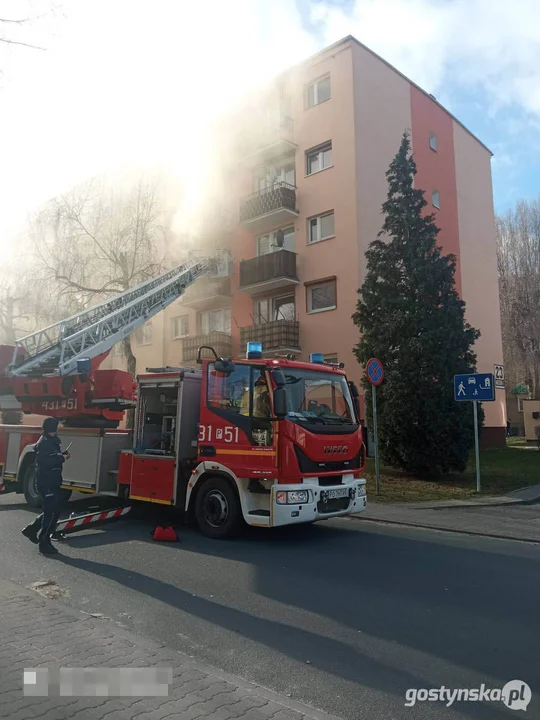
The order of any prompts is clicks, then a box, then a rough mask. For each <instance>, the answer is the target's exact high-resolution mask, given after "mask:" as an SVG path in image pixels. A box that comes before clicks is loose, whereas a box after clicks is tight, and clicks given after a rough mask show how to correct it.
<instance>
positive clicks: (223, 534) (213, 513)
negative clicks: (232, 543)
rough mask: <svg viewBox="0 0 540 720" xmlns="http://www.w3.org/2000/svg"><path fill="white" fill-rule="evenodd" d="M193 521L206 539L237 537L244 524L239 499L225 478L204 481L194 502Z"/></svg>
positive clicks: (212, 478)
mask: <svg viewBox="0 0 540 720" xmlns="http://www.w3.org/2000/svg"><path fill="white" fill-rule="evenodd" d="M195 519H196V521H197V525H198V526H199V530H200V531H201V532H202V533H203V534H204V535H206V536H207V537H211V538H218V539H224V538H230V537H234V536H235V535H238V533H239V532H240V530H241V529H242V526H243V524H244V523H243V520H244V518H243V517H242V507H241V505H240V498H239V497H238V493H237V492H236V490H235V489H234V488H233V487H232V486H231V485H230V483H229V482H228V481H227V480H225V478H222V477H211V478H208V479H207V480H205V481H204V483H203V485H202V486H201V488H200V490H199V492H198V493H197V498H196V500H195Z"/></svg>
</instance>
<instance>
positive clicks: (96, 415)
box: [0, 258, 217, 427]
mask: <svg viewBox="0 0 540 720" xmlns="http://www.w3.org/2000/svg"><path fill="white" fill-rule="evenodd" d="M216 264H217V260H216V259H212V258H198V259H190V260H188V262H186V263H185V264H183V265H180V266H179V267H177V268H175V269H174V270H171V271H169V272H166V273H164V274H163V275H161V276H159V277H157V278H153V279H150V280H147V281H146V282H144V283H142V284H141V285H139V286H138V287H136V288H134V289H131V290H126V291H125V292H123V293H120V294H119V295H116V296H115V297H113V298H112V299H109V300H105V301H103V302H101V303H99V304H98V305H95V306H94V307H91V308H89V309H87V310H84V311H82V312H80V313H76V314H75V315H72V316H71V317H69V318H66V319H65V320H61V321H60V322H58V323H55V324H54V325H50V326H49V327H47V328H44V329H41V330H38V331H37V332H35V333H32V334H30V335H27V336H25V337H23V338H21V339H20V340H18V341H17V342H16V343H15V346H14V347H13V352H12V358H11V363H10V364H9V365H7V367H6V363H5V361H4V363H3V365H4V367H3V368H2V367H0V373H2V371H3V377H1V378H0V393H1V394H3V395H4V396H6V395H11V396H14V397H15V399H16V401H17V402H18V403H20V405H21V409H22V411H23V412H25V413H33V414H40V415H50V416H54V417H58V418H62V419H63V420H64V421H65V422H66V424H68V425H72V426H79V427H80V426H85V427H86V426H104V427H115V426H117V425H118V423H119V422H120V421H121V420H122V418H123V416H124V411H125V410H126V409H128V408H130V407H133V406H134V404H135V403H134V388H135V385H134V382H133V377H132V376H131V374H130V373H128V372H125V371H121V370H100V369H99V366H100V364H101V363H102V362H103V360H104V359H105V358H106V357H107V355H108V353H109V352H110V350H111V348H112V347H113V345H115V344H116V343H118V342H120V341H122V340H124V339H125V338H126V337H128V336H129V335H131V334H132V333H134V332H135V331H136V330H137V329H138V328H140V327H142V325H144V324H145V323H146V322H147V321H148V320H150V319H151V318H152V317H154V316H155V315H157V314H158V313H159V312H161V311H162V310H164V309H165V308H166V307H167V306H168V305H170V304H171V303H172V302H174V301H175V300H176V299H178V298H179V297H180V296H182V295H183V293H184V292H185V290H186V288H188V287H189V286H190V285H192V284H193V283H194V282H195V281H196V280H197V279H198V278H199V277H201V276H203V275H205V274H207V273H209V272H212V270H213V269H215V267H216ZM6 350H7V348H4V352H3V353H0V358H1V357H5V356H6V352H5V351H6ZM0 407H2V399H1V397H0Z"/></svg>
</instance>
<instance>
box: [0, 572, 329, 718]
mask: <svg viewBox="0 0 540 720" xmlns="http://www.w3.org/2000/svg"><path fill="white" fill-rule="evenodd" d="M2 588H4V589H6V588H7V590H8V592H9V593H10V594H13V595H16V596H17V597H21V596H26V597H28V598H30V599H31V600H37V601H38V602H39V603H40V604H42V605H46V606H50V607H54V608H56V609H60V610H61V611H62V612H63V613H66V614H67V615H70V616H71V617H74V618H76V619H77V621H78V622H84V623H85V624H86V625H91V626H92V627H100V626H103V624H104V623H106V625H107V627H108V629H109V630H110V631H111V632H113V633H114V634H115V635H117V636H118V637H122V638H125V639H126V640H129V641H130V642H132V643H133V644H134V645H137V646H138V647H140V648H145V649H149V650H154V651H155V650H163V649H167V650H168V651H169V652H171V653H174V654H176V655H179V656H180V657H181V658H183V660H184V662H189V664H190V665H191V667H192V668H193V669H194V670H198V671H199V672H202V673H204V674H205V675H212V676H214V677H216V678H218V679H219V680H221V681H223V682H227V683H230V684H231V685H235V686H236V687H237V688H240V689H242V690H244V691H246V692H248V693H251V694H253V695H258V696H259V697H262V698H264V699H266V700H268V701H269V702H274V703H276V704H277V705H281V707H283V708H284V709H285V710H292V711H295V712H297V713H300V714H301V715H304V716H305V717H306V718H308V719H309V720H341V718H339V717H337V716H336V715H331V714H329V713H327V712H325V711H324V710H318V709H317V708H314V707H312V706H311V705H305V704H304V703H302V702H299V701H297V700H293V699H292V698H288V697H286V696H284V695H281V694H280V693H277V692H275V691H274V690H270V689H269V688H266V687H264V686H262V685H257V684H255V683H252V682H250V681H249V680H244V678H241V677H239V676H237V675H230V674H228V673H226V672H224V671H222V670H219V669H218V668H215V667H213V666H211V665H205V664H204V663H201V662H198V661H197V660H195V659H194V658H193V656H191V655H187V654H186V653H183V652H181V651H180V650H175V649H173V648H170V647H169V646H168V645H166V644H165V643H160V642H156V641H155V640H152V639H151V638H148V637H146V636H143V635H136V634H135V633H133V632H131V631H130V630H127V629H125V628H123V627H121V626H120V625H118V624H117V623H116V622H115V621H114V620H112V619H111V618H106V619H105V618H104V619H102V620H101V619H97V618H96V617H95V616H94V615H92V614H91V613H86V612H84V611H83V610H77V609H76V608H73V607H71V606H70V605H66V604H65V603H64V602H62V601H61V600H51V599H50V598H47V597H45V596H43V595H39V594H37V593H36V591H35V590H32V589H31V588H29V587H26V586H24V585H18V584H16V583H14V582H12V581H11V580H4V579H3V578H1V579H0V594H1V589H2Z"/></svg>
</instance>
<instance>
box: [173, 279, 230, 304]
mask: <svg viewBox="0 0 540 720" xmlns="http://www.w3.org/2000/svg"><path fill="white" fill-rule="evenodd" d="M230 298H231V279H230V278H228V277H224V278H211V277H208V276H206V277H203V278H200V279H199V280H197V281H196V282H195V283H194V284H193V285H191V286H190V287H189V288H188V289H187V290H186V292H185V293H184V295H183V296H182V303H183V305H184V306H185V307H189V308H193V309H194V310H198V311H199V312H200V311H202V310H210V309H212V308H219V307H223V306H224V305H227V304H228V303H229V301H230Z"/></svg>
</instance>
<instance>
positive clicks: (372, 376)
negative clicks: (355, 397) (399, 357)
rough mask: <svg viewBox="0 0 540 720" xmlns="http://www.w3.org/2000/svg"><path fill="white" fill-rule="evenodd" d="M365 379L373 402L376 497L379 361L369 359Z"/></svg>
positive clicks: (381, 376) (379, 490)
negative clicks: (369, 387) (369, 386)
mask: <svg viewBox="0 0 540 720" xmlns="http://www.w3.org/2000/svg"><path fill="white" fill-rule="evenodd" d="M366 377H367V379H368V382H369V384H370V385H371V392H372V396H371V398H372V400H373V442H374V444H375V481H376V486H377V495H380V494H381V477H380V475H379V430H378V427H377V388H378V387H379V385H381V383H382V381H383V380H384V367H383V364H382V362H381V361H380V360H377V358H371V360H368V362H367V365H366Z"/></svg>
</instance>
